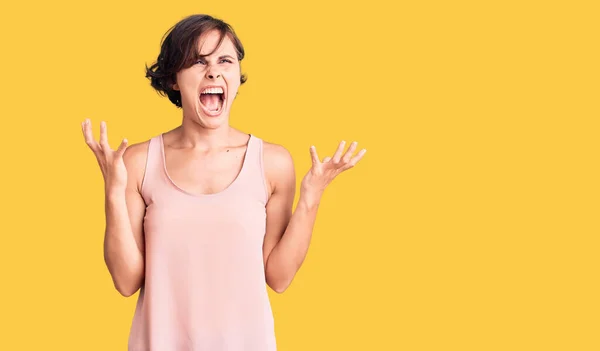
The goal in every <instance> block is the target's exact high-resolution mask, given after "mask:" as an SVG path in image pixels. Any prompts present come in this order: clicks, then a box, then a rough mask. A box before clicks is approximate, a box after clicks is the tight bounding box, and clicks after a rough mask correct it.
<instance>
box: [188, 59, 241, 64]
mask: <svg viewBox="0 0 600 351" xmlns="http://www.w3.org/2000/svg"><path fill="white" fill-rule="evenodd" d="M222 62H227V63H233V61H231V60H230V59H222V60H221V61H219V63H222ZM196 63H200V64H203V65H205V64H206V61H204V60H198V61H196Z"/></svg>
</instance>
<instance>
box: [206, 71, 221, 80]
mask: <svg viewBox="0 0 600 351" xmlns="http://www.w3.org/2000/svg"><path fill="white" fill-rule="evenodd" d="M206 77H208V78H209V79H216V78H219V77H221V74H220V73H215V72H214V70H213V69H212V68H210V69H209V70H208V71H207V72H206Z"/></svg>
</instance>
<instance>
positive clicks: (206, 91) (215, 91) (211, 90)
mask: <svg viewBox="0 0 600 351" xmlns="http://www.w3.org/2000/svg"><path fill="white" fill-rule="evenodd" d="M201 94H223V88H220V87H219V88H208V89H204V90H203V91H202V93H201Z"/></svg>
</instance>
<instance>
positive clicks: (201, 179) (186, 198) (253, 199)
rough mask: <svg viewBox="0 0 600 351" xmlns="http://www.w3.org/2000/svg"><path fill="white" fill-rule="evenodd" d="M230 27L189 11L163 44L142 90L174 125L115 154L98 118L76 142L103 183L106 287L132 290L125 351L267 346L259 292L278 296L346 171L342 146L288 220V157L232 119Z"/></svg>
mask: <svg viewBox="0 0 600 351" xmlns="http://www.w3.org/2000/svg"><path fill="white" fill-rule="evenodd" d="M243 58H244V48H243V46H242V44H241V42H240V40H239V38H238V37H237V36H236V34H235V32H234V31H233V29H232V28H231V27H230V26H229V25H228V24H227V23H225V22H223V21H221V20H219V19H216V18H214V17H211V16H208V15H193V16H189V17H187V18H185V19H183V20H181V21H180V22H179V23H177V24H176V25H175V26H174V27H172V28H171V29H170V30H169V32H168V35H167V36H166V37H165V38H164V40H163V42H162V45H161V52H160V54H159V56H158V60H157V62H156V63H155V64H154V65H152V66H151V67H150V68H148V67H147V77H148V78H150V81H151V85H152V86H153V87H154V88H155V89H156V90H157V91H158V92H159V93H161V94H163V95H165V96H168V98H169V100H170V101H171V102H172V103H173V104H174V105H175V106H177V107H179V108H181V109H182V111H183V119H182V123H181V125H180V126H178V127H176V128H174V129H172V130H170V131H168V132H165V133H161V134H159V135H156V136H154V137H153V138H151V139H150V140H147V141H145V142H142V143H139V144H134V145H131V146H129V147H127V140H126V139H125V140H123V142H122V143H121V145H119V147H118V148H117V149H116V150H112V149H111V148H110V146H109V145H108V142H107V127H106V123H104V122H101V123H100V140H99V142H98V141H96V140H94V138H93V135H92V130H91V122H90V121H89V119H86V121H85V122H83V123H82V129H83V134H84V137H85V141H86V143H87V145H88V146H89V147H90V149H91V150H92V151H93V153H94V154H95V156H96V158H97V160H98V163H99V164H100V168H101V171H102V174H103V176H104V181H105V194H106V197H105V201H106V202H105V204H106V206H105V210H106V232H105V241H104V258H105V261H106V265H107V267H108V270H109V272H110V274H111V276H112V279H113V282H114V285H115V287H116V289H117V290H118V291H119V292H120V293H121V294H122V295H124V296H131V295H133V294H134V293H135V292H137V291H138V289H139V297H138V301H137V306H136V310H135V314H134V317H133V322H132V326H131V331H130V336H129V350H130V351H148V350H155V351H169V350H211V351H220V350H240V351H241V350H248V351H250V350H256V351H271V350H275V349H276V342H275V334H274V323H273V315H272V312H271V306H270V302H269V298H268V294H267V289H266V286H267V285H268V286H270V287H271V288H272V289H273V290H274V291H276V292H278V293H282V292H283V291H285V290H286V288H287V287H288V286H289V285H290V283H291V282H292V279H293V278H294V275H295V274H296V272H297V271H298V269H299V268H300V266H301V265H302V262H303V260H304V258H305V256H306V253H307V250H308V247H309V243H310V238H311V234H312V229H313V225H314V222H315V217H316V214H317V208H318V206H319V203H320V200H321V197H322V194H323V192H324V190H325V188H326V187H327V185H328V184H329V183H330V182H331V181H332V180H333V179H334V178H335V177H336V176H337V175H338V174H340V173H341V172H343V171H345V170H347V169H349V168H351V167H353V166H355V165H356V163H357V162H358V161H359V160H360V159H361V158H362V157H363V155H364V154H365V151H366V150H364V149H363V150H361V151H360V152H358V153H357V154H356V155H354V154H355V151H356V146H357V145H356V143H355V142H354V143H352V144H351V145H350V146H349V148H348V149H347V150H346V151H345V152H344V150H345V144H344V142H341V143H340V144H339V147H338V149H337V150H336V151H335V153H334V155H333V156H331V157H325V158H324V159H323V160H320V159H319V156H318V155H317V152H316V150H315V148H314V147H311V148H310V154H311V156H312V167H311V168H310V170H309V171H308V173H306V175H305V176H304V178H303V179H302V183H301V188H300V196H299V202H298V204H297V206H296V210H295V211H294V213H293V214H292V205H293V200H294V195H295V190H296V189H295V184H296V181H295V171H294V165H293V161H292V158H291V156H290V153H289V152H288V151H287V150H286V149H285V148H284V147H282V146H280V145H276V144H272V143H268V142H263V141H262V140H261V139H260V138H258V137H257V136H255V135H253V134H246V133H244V132H242V131H240V130H238V129H235V128H233V127H231V126H230V125H229V111H230V109H231V105H232V104H233V101H234V100H235V96H236V94H237V92H238V88H239V87H240V86H241V85H242V84H243V83H244V82H245V81H246V77H245V76H244V75H242V74H241V67H240V63H241V61H242V59H243Z"/></svg>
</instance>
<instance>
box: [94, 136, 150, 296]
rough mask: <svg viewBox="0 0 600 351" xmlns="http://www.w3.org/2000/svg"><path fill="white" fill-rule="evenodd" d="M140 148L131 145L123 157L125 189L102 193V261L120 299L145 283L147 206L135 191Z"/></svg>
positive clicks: (141, 155)
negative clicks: (103, 228)
mask: <svg viewBox="0 0 600 351" xmlns="http://www.w3.org/2000/svg"><path fill="white" fill-rule="evenodd" d="M142 146H143V144H136V145H132V146H131V147H129V148H127V149H126V150H125V153H124V155H123V161H124V163H125V166H126V168H127V175H128V177H127V186H126V187H125V189H124V190H123V189H120V188H113V189H106V192H105V193H106V196H105V213H106V231H105V234H104V261H105V262H106V266H107V267H108V270H109V272H110V274H111V276H112V279H113V283H114V286H115V288H116V289H117V290H118V291H119V293H121V295H123V296H131V295H133V294H135V292H136V291H137V290H138V289H139V288H140V286H141V285H142V283H143V280H144V251H145V250H144V247H145V244H144V234H143V233H144V230H143V223H144V215H145V213H146V203H145V202H144V199H143V198H142V195H141V194H140V191H139V187H138V184H139V181H138V179H141V177H140V174H139V173H140V171H141V172H143V171H144V165H145V162H144V161H145V157H146V155H145V154H144V153H142V152H140V151H142V150H141V149H142ZM142 175H143V174H142Z"/></svg>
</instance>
